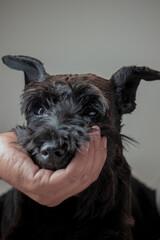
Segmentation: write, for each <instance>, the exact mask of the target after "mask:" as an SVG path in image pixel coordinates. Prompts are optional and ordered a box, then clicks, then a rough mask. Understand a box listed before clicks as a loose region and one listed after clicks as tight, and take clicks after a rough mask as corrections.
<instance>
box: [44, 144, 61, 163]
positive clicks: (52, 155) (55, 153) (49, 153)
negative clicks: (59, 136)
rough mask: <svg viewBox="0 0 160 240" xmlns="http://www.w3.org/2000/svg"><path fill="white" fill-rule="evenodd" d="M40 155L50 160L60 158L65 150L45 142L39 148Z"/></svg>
mask: <svg viewBox="0 0 160 240" xmlns="http://www.w3.org/2000/svg"><path fill="white" fill-rule="evenodd" d="M40 153H41V156H42V158H43V159H44V160H46V161H50V160H52V159H57V160H61V159H62V158H63V157H64V155H65V150H63V149H61V148H56V147H54V146H52V145H51V144H45V145H44V146H42V147H41V150H40Z"/></svg>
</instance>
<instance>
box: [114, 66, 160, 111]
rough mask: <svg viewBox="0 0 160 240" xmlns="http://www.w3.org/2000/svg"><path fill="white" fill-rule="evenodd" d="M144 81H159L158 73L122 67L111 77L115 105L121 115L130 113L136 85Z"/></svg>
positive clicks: (139, 68)
mask: <svg viewBox="0 0 160 240" xmlns="http://www.w3.org/2000/svg"><path fill="white" fill-rule="evenodd" d="M141 79H144V80H146V81H154V80H158V79H160V72H159V71H155V70H153V69H150V68H148V67H137V66H130V67H123V68H121V69H119V70H118V71H117V72H116V73H115V74H113V75H112V77H111V79H110V80H111V83H112V86H113V88H114V91H115V96H116V104H117V107H118V110H119V111H120V113H121V114H124V113H130V112H132V111H133V110H134V109H135V107H136V103H135V98H136V91H137V88H138V85H139V83H140V81H141Z"/></svg>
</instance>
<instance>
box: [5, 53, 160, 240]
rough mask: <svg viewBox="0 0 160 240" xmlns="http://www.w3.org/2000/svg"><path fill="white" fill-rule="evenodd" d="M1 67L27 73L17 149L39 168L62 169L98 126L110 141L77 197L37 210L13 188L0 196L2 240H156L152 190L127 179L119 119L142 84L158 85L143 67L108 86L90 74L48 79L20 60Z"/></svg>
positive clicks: (38, 66)
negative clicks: (102, 160) (95, 172)
mask: <svg viewBox="0 0 160 240" xmlns="http://www.w3.org/2000/svg"><path fill="white" fill-rule="evenodd" d="M3 62H4V63H5V64H6V65H7V66H9V67H11V68H13V69H17V70H23V71H24V74H25V85H26V86H25V90H24V93H23V96H22V108H21V110H22V114H25V117H26V120H27V126H26V127H20V126H18V127H16V129H15V131H16V134H17V136H18V143H19V144H20V145H21V146H23V147H24V148H25V149H26V150H27V151H28V152H29V154H30V155H31V157H32V159H33V161H34V162H35V163H36V164H37V165H39V166H40V167H41V168H47V169H53V170H56V169H59V168H65V167H66V166H67V164H68V163H69V162H70V160H71V159H72V158H73V157H74V154H75V152H76V151H77V150H79V149H80V147H81V146H82V145H83V144H84V143H85V142H86V141H89V137H88V136H89V134H88V133H89V132H90V131H91V127H92V126H94V125H98V126H99V127H100V129H101V134H102V135H103V136H106V137H107V139H108V157H107V161H106V163H105V165H104V167H103V169H102V172H101V174H100V176H99V178H98V180H96V181H95V182H94V183H93V184H92V185H91V186H90V187H89V188H88V189H86V190H85V191H83V192H82V193H80V194H79V195H78V196H77V197H71V198H69V199H68V200H66V201H64V202H63V203H61V204H60V205H58V206H57V207H53V208H48V207H45V206H41V205H39V204H38V203H36V202H34V201H33V200H31V199H29V198H28V197H27V196H25V195H24V194H22V193H20V192H19V191H17V190H15V189H12V190H11V191H9V192H8V193H7V194H5V195H3V196H2V197H1V198H0V231H1V233H0V237H1V239H3V240H11V239H12V240H19V239H21V240H22V239H23V240H28V239H30V240H33V239H34V240H35V239H36V240H41V239H43V240H45V239H46V240H50V239H55V240H63V239H65V240H67V239H68V240H88V239H94V240H103V239H110V240H116V239H118V240H131V239H135V240H138V239H141V240H142V239H144V240H147V239H150V240H151V239H152V240H158V239H159V237H160V230H159V224H160V219H159V216H158V213H157V210H156V206H155V192H154V191H151V190H150V189H148V188H147V187H145V186H144V185H143V184H142V183H140V182H138V181H137V180H136V179H134V178H132V177H131V171H130V167H129V165H128V163H127V162H126V160H125V158H124V156H123V144H122V140H123V139H124V138H125V137H124V136H122V135H121V134H120V130H121V117H122V115H123V114H125V113H130V112H132V111H133V110H134V109H135V106H136V104H135V98H136V90H137V88H138V85H139V83H140V80H141V79H145V80H147V81H152V80H156V79H160V72H158V71H154V70H152V69H149V68H146V67H136V66H132V67H123V68H121V69H120V70H119V71H117V72H116V73H115V74H114V75H113V76H112V77H111V79H110V80H106V79H103V78H100V77H98V76H96V75H93V74H85V75H53V76H49V75H48V74H47V73H46V72H45V69H44V67H43V64H42V63H41V62H40V61H38V60H36V59H33V58H30V57H25V56H6V57H4V58H3Z"/></svg>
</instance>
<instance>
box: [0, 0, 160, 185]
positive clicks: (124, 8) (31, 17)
mask: <svg viewBox="0 0 160 240" xmlns="http://www.w3.org/2000/svg"><path fill="white" fill-rule="evenodd" d="M7 54H13V55H16V54H17V55H18V54H23V55H29V56H33V57H36V58H38V59H40V60H41V61H42V62H44V63H45V67H46V70H47V72H48V73H53V74H58V73H61V74H63V73H88V72H91V73H94V74H97V75H99V76H102V77H105V78H110V76H111V75H112V74H113V73H114V72H115V71H116V70H117V69H119V68H120V67H122V66H125V65H146V66H149V67H151V68H154V69H157V70H158V69H159V70H160V1H159V0H150V1H148V0H128V1H127V0H52V1H51V0H45V1H42V0H37V1H36V0H27V1H26V0H13V1H11V0H0V57H2V56H3V55H7ZM23 86H24V81H23V74H22V72H18V71H14V70H11V69H9V68H7V67H6V66H5V65H3V64H2V63H0V132H5V131H8V130H10V129H11V128H12V127H14V126H15V125H16V124H22V123H23V121H24V120H23V117H21V116H20V109H19V108H20V107H19V103H20V100H19V96H20V95H21V93H22V89H23ZM159 103H160V82H158V81H156V82H152V83H146V82H144V81H142V82H141V85H140V87H139V89H138V92H137V109H136V110H135V111H134V113H132V114H131V115H127V116H124V118H123V123H124V124H125V126H124V128H123V133H125V134H127V135H129V136H131V137H134V138H135V139H136V140H138V141H139V142H140V144H139V145H138V146H137V147H133V146H130V147H129V148H128V152H125V155H126V157H127V159H128V161H129V163H130V165H131V166H132V169H133V172H134V173H135V175H136V176H138V177H139V178H140V179H142V180H143V181H145V182H148V183H151V182H152V181H154V179H155V177H156V176H157V175H158V174H159V171H160V157H159V156H160V128H159V123H160V111H159Z"/></svg>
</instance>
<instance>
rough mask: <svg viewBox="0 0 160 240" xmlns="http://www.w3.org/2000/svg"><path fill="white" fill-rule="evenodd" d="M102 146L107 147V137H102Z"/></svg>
mask: <svg viewBox="0 0 160 240" xmlns="http://www.w3.org/2000/svg"><path fill="white" fill-rule="evenodd" d="M102 144H103V147H104V148H105V149H107V139H106V138H104V139H103V143H102Z"/></svg>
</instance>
